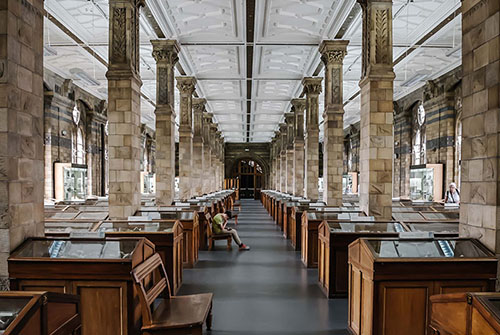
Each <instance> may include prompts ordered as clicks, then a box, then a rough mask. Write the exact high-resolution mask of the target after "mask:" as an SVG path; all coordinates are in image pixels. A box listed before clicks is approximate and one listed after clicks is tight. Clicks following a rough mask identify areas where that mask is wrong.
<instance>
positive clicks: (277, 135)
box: [274, 131, 281, 191]
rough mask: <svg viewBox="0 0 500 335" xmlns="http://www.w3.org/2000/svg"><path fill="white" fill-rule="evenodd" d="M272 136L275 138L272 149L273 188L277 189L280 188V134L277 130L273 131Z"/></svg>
mask: <svg viewBox="0 0 500 335" xmlns="http://www.w3.org/2000/svg"><path fill="white" fill-rule="evenodd" d="M274 137H275V138H276V143H275V145H276V150H275V151H274V160H275V165H276V169H275V173H274V175H275V177H274V185H275V186H274V190H275V191H279V190H280V185H281V178H280V175H281V157H280V152H281V135H280V132H279V131H275V132H274Z"/></svg>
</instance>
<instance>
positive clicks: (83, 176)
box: [63, 166, 87, 201]
mask: <svg viewBox="0 0 500 335" xmlns="http://www.w3.org/2000/svg"><path fill="white" fill-rule="evenodd" d="M63 176H64V177H63V187H64V201H84V200H85V197H86V195H87V168H86V167H83V166H81V167H76V166H68V167H64V168H63Z"/></svg>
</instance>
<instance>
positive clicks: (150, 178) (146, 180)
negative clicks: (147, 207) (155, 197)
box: [142, 172, 156, 194]
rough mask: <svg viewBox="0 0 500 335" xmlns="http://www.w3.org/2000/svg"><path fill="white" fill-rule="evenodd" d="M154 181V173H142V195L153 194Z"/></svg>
mask: <svg viewBox="0 0 500 335" xmlns="http://www.w3.org/2000/svg"><path fill="white" fill-rule="evenodd" d="M155 181H156V177H155V174H154V173H146V172H144V173H143V181H142V193H144V194H152V193H155V184H156V183H155Z"/></svg>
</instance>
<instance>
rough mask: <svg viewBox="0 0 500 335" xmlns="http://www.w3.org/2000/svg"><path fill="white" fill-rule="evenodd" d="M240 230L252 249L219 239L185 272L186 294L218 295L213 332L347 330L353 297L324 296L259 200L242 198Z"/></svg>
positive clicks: (314, 334)
mask: <svg viewBox="0 0 500 335" xmlns="http://www.w3.org/2000/svg"><path fill="white" fill-rule="evenodd" d="M236 229H237V230H238V232H239V233H240V237H241V239H242V240H243V242H244V243H246V244H248V245H250V246H251V248H252V250H251V251H247V252H239V251H238V250H237V248H236V246H234V245H233V251H232V252H228V251H226V248H225V241H218V242H216V248H215V250H214V251H211V252H208V251H204V252H201V254H200V261H199V262H198V264H197V265H196V267H195V268H194V269H185V270H184V283H183V286H182V288H181V291H180V294H189V293H198V292H213V293H214V324H213V330H212V332H211V334H214V335H222V334H224V335H225V334H228V335H229V334H232V335H240V334H276V335H280V334H283V335H284V334H303V335H326V334H332V335H337V334H339V335H340V334H342V335H344V334H347V331H346V326H347V300H345V299H336V300H328V299H326V298H325V297H324V296H323V294H322V293H321V291H320V289H319V287H318V285H317V281H318V279H317V270H311V269H310V270H307V269H305V268H304V267H303V266H302V263H301V262H300V255H299V253H296V252H295V251H293V249H292V248H291V246H290V244H289V242H287V241H286V240H285V239H284V238H283V237H282V234H281V232H280V230H279V228H278V227H277V226H276V225H275V224H274V222H273V221H272V218H271V217H270V216H269V215H268V214H267V212H266V210H265V209H264V207H263V206H262V205H261V203H260V202H259V201H255V200H243V201H242V213H241V214H240V216H239V218H238V226H237V227H236Z"/></svg>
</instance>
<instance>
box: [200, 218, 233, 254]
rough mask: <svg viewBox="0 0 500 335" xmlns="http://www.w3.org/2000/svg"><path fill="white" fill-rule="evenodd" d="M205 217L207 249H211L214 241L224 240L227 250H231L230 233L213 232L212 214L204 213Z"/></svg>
mask: <svg viewBox="0 0 500 335" xmlns="http://www.w3.org/2000/svg"><path fill="white" fill-rule="evenodd" d="M205 218H206V220H207V239H208V250H209V251H210V250H212V249H213V247H214V241H217V240H226V241H227V250H231V249H232V248H231V243H232V241H233V236H232V235H231V234H214V233H213V231H212V215H210V213H208V212H207V213H205Z"/></svg>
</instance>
